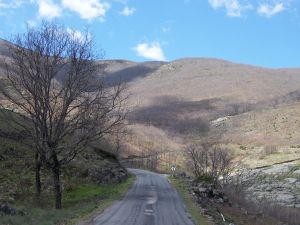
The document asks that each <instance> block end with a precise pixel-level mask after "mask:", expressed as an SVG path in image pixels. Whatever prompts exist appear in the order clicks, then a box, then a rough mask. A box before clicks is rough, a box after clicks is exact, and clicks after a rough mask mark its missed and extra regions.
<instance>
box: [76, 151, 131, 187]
mask: <svg viewBox="0 0 300 225" xmlns="http://www.w3.org/2000/svg"><path fill="white" fill-rule="evenodd" d="M90 148H91V150H92V151H90V152H87V153H85V154H84V155H83V156H82V157H81V158H79V159H77V160H76V161H75V162H74V165H75V167H76V168H78V170H77V172H78V173H79V174H78V176H81V177H85V178H86V179H89V180H91V181H93V182H95V183H99V184H109V183H120V182H122V181H124V180H126V179H127V177H128V172H127V170H126V168H124V167H123V166H122V165H121V164H120V163H119V160H118V159H117V157H116V156H115V155H114V154H112V153H110V152H106V151H104V150H102V149H100V148H97V147H94V146H90Z"/></svg>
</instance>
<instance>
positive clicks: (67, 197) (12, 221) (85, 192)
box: [0, 176, 135, 225]
mask: <svg viewBox="0 0 300 225" xmlns="http://www.w3.org/2000/svg"><path fill="white" fill-rule="evenodd" d="M134 180H135V177H134V176H130V178H128V180H127V181H125V182H122V183H119V184H107V185H99V184H95V183H85V184H75V183H73V184H72V183H69V185H73V186H74V188H70V189H69V190H67V191H65V192H64V197H63V199H62V204H63V206H64V208H63V209H62V210H59V211H58V210H55V209H53V207H52V205H53V200H52V199H51V198H50V196H49V198H43V201H42V204H43V207H32V205H31V203H30V201H29V202H18V203H15V204H16V205H17V209H18V210H20V211H21V212H22V213H21V214H18V215H15V216H11V215H2V214H0V215H1V216H0V224H1V225H33V224H39V225H63V224H64V225H70V224H76V223H78V222H79V221H80V220H82V218H86V219H88V218H89V217H90V216H91V215H92V214H93V213H95V212H97V213H101V211H103V210H104V209H105V208H106V207H108V206H109V205H111V204H112V203H113V202H114V201H116V200H118V199H120V198H121V197H122V196H123V195H124V194H125V193H126V192H127V190H128V189H129V187H130V186H131V185H132V183H133V181H134Z"/></svg>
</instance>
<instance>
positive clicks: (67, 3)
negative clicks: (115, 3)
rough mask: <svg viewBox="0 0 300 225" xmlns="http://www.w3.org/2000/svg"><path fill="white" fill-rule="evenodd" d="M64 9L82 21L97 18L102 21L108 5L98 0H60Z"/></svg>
mask: <svg viewBox="0 0 300 225" xmlns="http://www.w3.org/2000/svg"><path fill="white" fill-rule="evenodd" d="M62 4H63V6H64V7H65V8H67V9H69V10H71V11H73V12H76V13H78V14H79V15H80V17H81V18H82V19H86V20H93V19H95V18H99V19H100V20H101V21H103V20H104V18H105V14H106V12H107V10H109V8H110V5H109V4H108V3H106V2H101V1H100V0H62Z"/></svg>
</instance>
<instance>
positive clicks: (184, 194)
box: [169, 176, 213, 225]
mask: <svg viewBox="0 0 300 225" xmlns="http://www.w3.org/2000/svg"><path fill="white" fill-rule="evenodd" d="M169 180H170V182H171V183H172V185H173V186H174V187H175V188H176V190H177V191H178V193H179V194H180V196H181V198H182V200H183V201H184V203H185V205H186V207H187V211H188V213H189V214H190V215H191V216H192V218H193V220H194V222H196V224H197V225H212V224H213V223H212V222H210V221H208V218H207V217H205V216H204V215H203V214H202V212H201V210H200V208H199V206H198V205H197V203H196V202H195V199H193V198H192V196H191V195H190V193H189V187H188V184H187V183H186V182H185V181H183V180H181V179H179V178H175V177H173V176H172V177H169Z"/></svg>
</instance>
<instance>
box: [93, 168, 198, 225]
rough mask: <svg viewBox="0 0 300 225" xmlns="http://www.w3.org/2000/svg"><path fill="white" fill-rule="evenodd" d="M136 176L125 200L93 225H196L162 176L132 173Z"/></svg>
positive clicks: (133, 170)
mask: <svg viewBox="0 0 300 225" xmlns="http://www.w3.org/2000/svg"><path fill="white" fill-rule="evenodd" d="M130 171H131V172H133V173H134V174H136V175H137V180H136V181H135V183H134V185H133V186H132V188H131V189H130V190H129V191H128V193H127V195H126V196H125V197H124V199H123V200H122V201H120V202H118V203H116V204H114V205H113V206H111V207H110V208H108V209H107V210H105V211H104V212H103V213H102V214H101V215H99V216H98V217H95V218H94V219H93V221H92V223H91V224H92V225H194V223H193V222H192V221H191V219H190V218H189V216H188V214H187V213H186V210H185V207H184V204H183V202H182V200H181V198H180V197H179V195H178V193H177V192H176V191H175V189H174V188H173V187H172V186H171V185H170V183H169V182H168V180H167V179H166V178H165V177H164V176H163V175H160V174H156V173H152V172H148V171H143V170H136V169H131V170H130Z"/></svg>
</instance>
